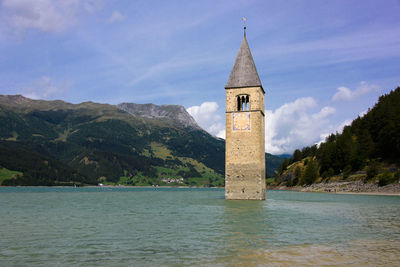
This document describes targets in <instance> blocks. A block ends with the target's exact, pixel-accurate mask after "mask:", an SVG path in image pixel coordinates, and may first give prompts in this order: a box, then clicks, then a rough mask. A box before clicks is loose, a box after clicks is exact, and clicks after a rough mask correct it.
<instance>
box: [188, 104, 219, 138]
mask: <svg viewBox="0 0 400 267" xmlns="http://www.w3.org/2000/svg"><path fill="white" fill-rule="evenodd" d="M218 108H219V106H218V104H217V103H216V102H204V103H202V104H201V105H200V106H192V107H189V108H187V109H186V110H187V112H188V113H189V114H190V115H191V116H192V117H193V118H194V119H195V120H196V122H197V123H198V124H199V125H200V126H201V127H202V128H204V129H205V130H206V131H207V132H209V133H210V134H213V135H215V136H218V137H220V138H225V123H224V121H223V118H222V116H221V115H219V114H218Z"/></svg>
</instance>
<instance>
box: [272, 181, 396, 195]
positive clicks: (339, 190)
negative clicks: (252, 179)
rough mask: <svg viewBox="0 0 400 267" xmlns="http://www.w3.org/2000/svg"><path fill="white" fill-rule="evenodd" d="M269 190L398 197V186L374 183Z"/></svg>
mask: <svg viewBox="0 0 400 267" xmlns="http://www.w3.org/2000/svg"><path fill="white" fill-rule="evenodd" d="M267 189H271V190H289V191H296V192H320V193H334V194H360V195H381V196H400V184H398V183H396V184H389V185H386V186H378V185H377V184H374V183H364V182H363V181H351V182H331V183H318V184H312V185H309V186H292V187H287V186H267Z"/></svg>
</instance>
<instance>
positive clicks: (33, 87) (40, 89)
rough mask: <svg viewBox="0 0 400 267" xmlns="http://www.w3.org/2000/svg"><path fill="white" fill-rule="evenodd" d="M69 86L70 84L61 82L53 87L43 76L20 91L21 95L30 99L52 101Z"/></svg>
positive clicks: (46, 77) (49, 80) (52, 83)
mask: <svg viewBox="0 0 400 267" xmlns="http://www.w3.org/2000/svg"><path fill="white" fill-rule="evenodd" d="M70 85H71V83H70V82H63V83H61V84H60V85H55V84H54V82H53V81H52V79H51V78H50V77H48V76H43V77H41V78H40V79H38V80H36V81H33V82H32V83H31V84H30V85H29V86H27V87H25V88H24V89H22V94H23V95H24V96H25V97H28V98H32V99H53V98H54V97H60V96H61V95H62V94H63V93H65V92H66V91H67V90H68V89H69V87H70Z"/></svg>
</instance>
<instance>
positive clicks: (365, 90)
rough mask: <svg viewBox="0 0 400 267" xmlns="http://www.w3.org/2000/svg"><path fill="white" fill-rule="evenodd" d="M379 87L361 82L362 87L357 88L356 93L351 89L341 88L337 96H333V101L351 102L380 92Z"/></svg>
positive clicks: (338, 89)
mask: <svg viewBox="0 0 400 267" xmlns="http://www.w3.org/2000/svg"><path fill="white" fill-rule="evenodd" d="M379 89H380V88H379V86H377V85H373V84H368V83H366V82H361V83H360V86H359V87H357V88H356V89H355V90H354V91H351V90H350V89H349V88H347V87H344V86H341V87H339V88H337V91H338V92H336V94H334V95H333V97H332V100H333V101H340V100H343V101H351V100H353V99H356V98H358V97H361V96H363V95H367V94H369V93H371V92H373V91H379Z"/></svg>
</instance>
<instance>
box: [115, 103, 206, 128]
mask: <svg viewBox="0 0 400 267" xmlns="http://www.w3.org/2000/svg"><path fill="white" fill-rule="evenodd" d="M117 107H118V108H119V109H121V110H123V111H126V112H128V113H129V114H131V115H134V116H140V117H145V118H159V119H168V120H171V121H172V122H175V123H177V124H181V125H183V126H184V127H191V128H194V129H196V130H201V128H200V126H199V125H197V123H196V121H195V120H194V119H193V117H192V116H190V114H189V113H188V112H187V111H186V109H185V108H184V107H183V106H180V105H161V106H157V105H154V104H151V103H150V104H135V103H121V104H118V105H117Z"/></svg>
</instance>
